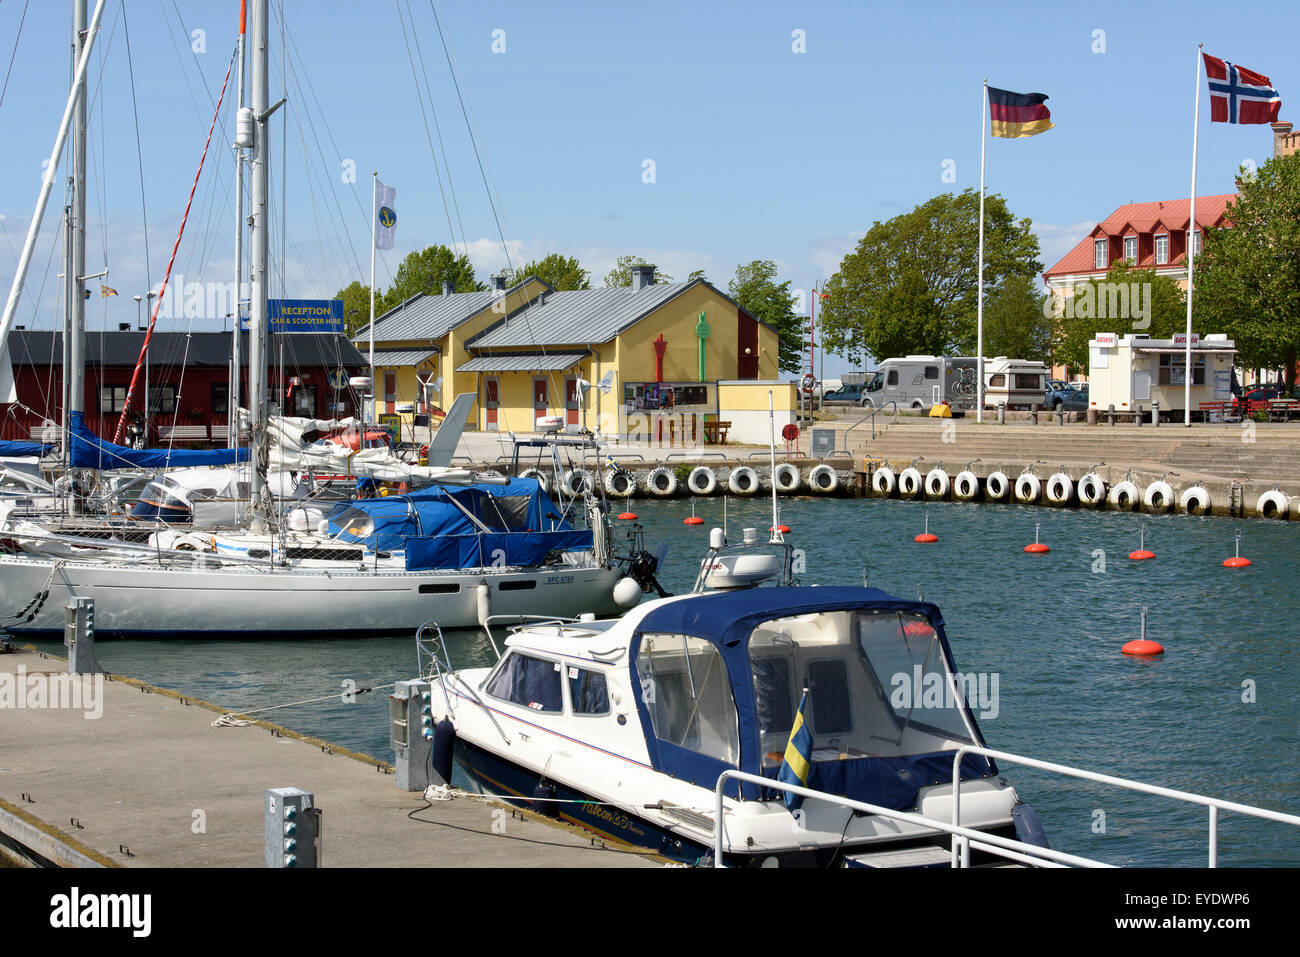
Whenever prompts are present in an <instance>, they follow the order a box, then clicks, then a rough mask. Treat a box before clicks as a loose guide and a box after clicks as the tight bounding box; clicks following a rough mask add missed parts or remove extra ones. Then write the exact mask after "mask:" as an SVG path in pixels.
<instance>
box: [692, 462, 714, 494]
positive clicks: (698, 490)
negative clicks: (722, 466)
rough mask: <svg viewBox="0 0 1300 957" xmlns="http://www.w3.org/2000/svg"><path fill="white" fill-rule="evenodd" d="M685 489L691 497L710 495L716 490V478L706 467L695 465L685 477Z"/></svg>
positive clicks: (711, 470)
mask: <svg viewBox="0 0 1300 957" xmlns="http://www.w3.org/2000/svg"><path fill="white" fill-rule="evenodd" d="M686 487H687V488H688V489H690V490H691V494H692V495H712V494H713V493H714V492H716V491H717V489H718V477H717V476H716V475H714V474H713V469H711V468H709V467H708V466H707V465H697V466H695V468H693V469H691V474H690V475H688V476H687V477H686Z"/></svg>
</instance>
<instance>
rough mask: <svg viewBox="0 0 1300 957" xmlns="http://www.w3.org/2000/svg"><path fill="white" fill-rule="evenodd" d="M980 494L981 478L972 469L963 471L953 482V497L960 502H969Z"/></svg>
mask: <svg viewBox="0 0 1300 957" xmlns="http://www.w3.org/2000/svg"><path fill="white" fill-rule="evenodd" d="M979 493H980V479H979V476H978V475H976V474H975V473H974V472H972V471H971V470H970V469H963V470H962V471H960V472H958V473H957V477H956V478H955V479H953V480H952V495H953V498H955V499H957V500H958V501H959V502H969V501H971V500H972V499H973V498H975V496H976V495H979Z"/></svg>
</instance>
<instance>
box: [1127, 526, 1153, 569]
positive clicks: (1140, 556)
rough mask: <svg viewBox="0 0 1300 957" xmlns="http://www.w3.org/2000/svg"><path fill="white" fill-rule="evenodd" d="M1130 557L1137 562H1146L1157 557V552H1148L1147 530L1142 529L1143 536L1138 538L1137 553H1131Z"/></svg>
mask: <svg viewBox="0 0 1300 957" xmlns="http://www.w3.org/2000/svg"><path fill="white" fill-rule="evenodd" d="M1128 557H1129V558H1131V559H1133V561H1135V562H1144V561H1146V560H1147V559H1148V558H1155V557H1156V553H1155V552H1149V551H1147V530H1146V529H1145V528H1144V529H1142V531H1141V534H1140V536H1139V538H1138V547H1137V551H1135V552H1129V553H1128Z"/></svg>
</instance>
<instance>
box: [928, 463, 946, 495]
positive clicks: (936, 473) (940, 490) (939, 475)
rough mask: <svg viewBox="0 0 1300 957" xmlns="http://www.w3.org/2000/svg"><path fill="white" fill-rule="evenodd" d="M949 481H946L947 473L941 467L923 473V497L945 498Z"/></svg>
mask: <svg viewBox="0 0 1300 957" xmlns="http://www.w3.org/2000/svg"><path fill="white" fill-rule="evenodd" d="M950 487H951V483H950V482H949V481H948V473H947V472H945V471H944V470H943V469H938V468H935V469H930V471H928V472H926V473H925V497H926V498H947V497H948V489H949V488H950Z"/></svg>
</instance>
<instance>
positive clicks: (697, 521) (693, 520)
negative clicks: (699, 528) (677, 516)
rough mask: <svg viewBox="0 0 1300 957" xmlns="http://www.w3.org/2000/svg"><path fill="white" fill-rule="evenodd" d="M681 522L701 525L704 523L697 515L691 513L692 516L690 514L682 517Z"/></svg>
mask: <svg viewBox="0 0 1300 957" xmlns="http://www.w3.org/2000/svg"><path fill="white" fill-rule="evenodd" d="M682 524H683V525H703V524H704V519H702V518H700V517H699V516H698V515H692V516H690V517H689V518H684V519H682Z"/></svg>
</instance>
